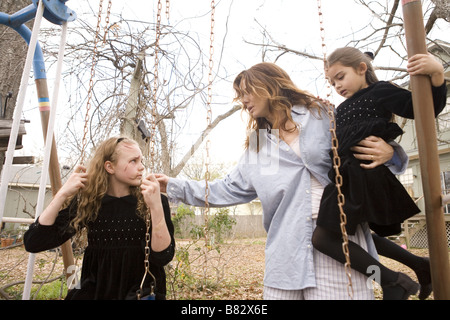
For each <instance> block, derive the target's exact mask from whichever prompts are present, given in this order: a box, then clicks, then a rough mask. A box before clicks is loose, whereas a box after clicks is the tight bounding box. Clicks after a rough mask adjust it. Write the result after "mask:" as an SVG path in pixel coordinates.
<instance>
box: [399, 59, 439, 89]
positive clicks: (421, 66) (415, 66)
mask: <svg viewBox="0 0 450 320" xmlns="http://www.w3.org/2000/svg"><path fill="white" fill-rule="evenodd" d="M406 70H407V71H408V73H409V74H410V75H411V76H416V75H429V76H430V77H431V83H432V84H433V86H435V87H439V86H441V85H442V84H443V83H444V67H443V65H442V64H441V63H440V62H439V61H437V60H436V58H435V57H434V56H433V55H432V54H430V53H428V54H415V55H413V56H412V57H411V58H409V60H408V65H407V66H406Z"/></svg>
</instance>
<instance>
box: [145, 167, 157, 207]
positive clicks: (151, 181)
mask: <svg viewBox="0 0 450 320" xmlns="http://www.w3.org/2000/svg"><path fill="white" fill-rule="evenodd" d="M141 193H142V195H143V197H144V201H145V203H146V204H147V207H149V208H152V207H155V206H157V205H159V206H161V194H160V188H159V182H158V180H156V178H155V175H154V174H153V173H152V174H149V175H148V176H147V177H145V178H144V179H142V183H141Z"/></svg>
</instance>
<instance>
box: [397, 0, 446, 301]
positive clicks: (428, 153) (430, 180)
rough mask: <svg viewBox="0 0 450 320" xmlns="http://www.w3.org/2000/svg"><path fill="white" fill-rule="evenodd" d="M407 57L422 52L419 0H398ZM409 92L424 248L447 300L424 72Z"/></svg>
mask: <svg viewBox="0 0 450 320" xmlns="http://www.w3.org/2000/svg"><path fill="white" fill-rule="evenodd" d="M402 7H403V17H404V28H405V38H406V47H407V51H408V57H411V56H413V55H415V54H419V53H421V54H426V53H427V47H426V44H425V30H424V25H423V14H422V4H421V1H419V0H402ZM410 83H411V91H412V99H413V107H414V118H415V126H416V131H417V142H418V149H419V161H420V169H421V175H422V185H423V192H424V199H425V215H426V221H427V232H428V248H429V254H430V264H431V279H432V282H433V291H434V298H435V299H436V300H449V299H450V266H449V253H448V248H447V236H446V232H445V220H444V212H443V208H442V191H441V182H440V166H439V155H438V150H437V137H436V124H435V118H434V110H433V97H432V93H431V81H430V78H429V77H428V76H426V75H420V76H411V82H410Z"/></svg>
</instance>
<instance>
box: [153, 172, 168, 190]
mask: <svg viewBox="0 0 450 320" xmlns="http://www.w3.org/2000/svg"><path fill="white" fill-rule="evenodd" d="M155 178H156V180H158V182H159V188H160V189H161V192H163V193H166V192H167V184H168V183H169V177H168V176H166V175H165V174H162V173H156V174H155Z"/></svg>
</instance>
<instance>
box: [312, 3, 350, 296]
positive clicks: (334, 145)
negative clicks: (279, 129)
mask: <svg viewBox="0 0 450 320" xmlns="http://www.w3.org/2000/svg"><path fill="white" fill-rule="evenodd" d="M317 7H318V12H319V23H320V37H321V39H322V54H323V64H324V71H325V73H326V64H327V49H326V44H325V28H324V27H323V13H322V2H321V0H317ZM327 88H328V92H327V101H328V100H329V97H330V96H331V87H330V84H329V82H328V81H327ZM326 105H327V106H328V115H329V117H330V132H331V149H332V152H333V168H334V170H335V175H336V177H335V184H336V188H337V191H338V196H337V200H338V207H339V212H340V214H339V218H340V228H341V233H342V251H343V253H344V255H345V261H346V262H345V264H344V267H345V273H346V275H347V278H348V285H347V291H348V294H349V296H350V297H351V298H353V285H352V275H351V266H350V252H349V249H348V234H347V230H346V228H345V226H346V225H347V216H346V214H345V213H344V208H343V207H344V204H345V196H344V194H343V193H342V190H341V187H342V184H343V179H342V176H341V174H340V172H339V168H340V166H341V159H340V157H339V154H338V151H337V150H338V147H339V142H338V139H337V136H336V120H335V117H334V105H332V104H331V103H329V102H327V103H326Z"/></svg>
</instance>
